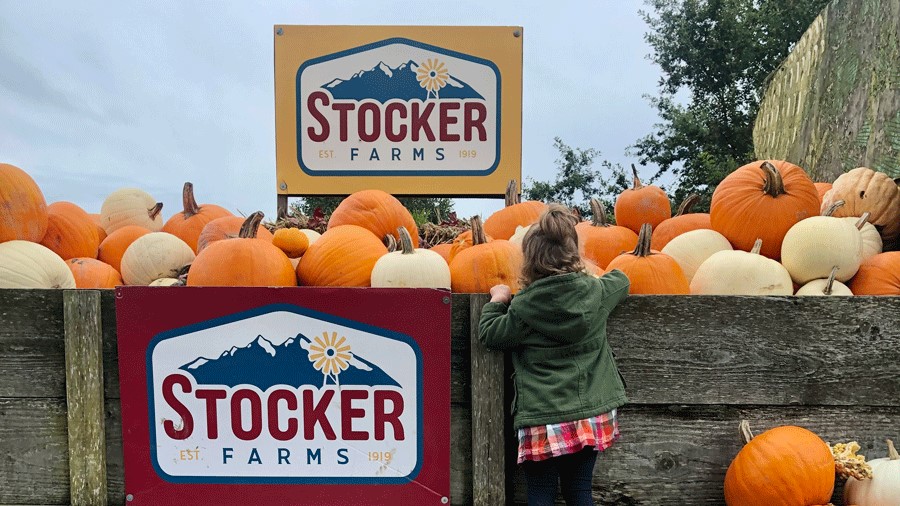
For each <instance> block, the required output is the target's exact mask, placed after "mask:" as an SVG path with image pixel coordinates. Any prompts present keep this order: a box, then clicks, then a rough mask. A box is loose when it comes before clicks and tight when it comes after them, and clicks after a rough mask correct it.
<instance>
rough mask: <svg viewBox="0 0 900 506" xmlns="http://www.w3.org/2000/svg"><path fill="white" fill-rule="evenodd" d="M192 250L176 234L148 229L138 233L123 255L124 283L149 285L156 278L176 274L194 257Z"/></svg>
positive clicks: (169, 276)
mask: <svg viewBox="0 0 900 506" xmlns="http://www.w3.org/2000/svg"><path fill="white" fill-rule="evenodd" d="M194 256H195V255H194V250H193V249H191V247H190V246H188V244H187V243H186V242H184V241H182V240H181V239H179V238H178V237H175V236H174V235H172V234H169V233H166V232H151V233H149V234H146V235H142V236H141V237H138V238H137V239H136V240H135V241H134V242H133V243H131V245H130V246H128V249H126V250H125V254H124V255H122V279H123V280H124V281H125V284H127V285H145V286H146V285H149V284H150V283H151V282H153V281H155V280H157V279H159V278H174V277H177V275H178V271H179V270H180V269H181V268H182V267H184V266H185V265H187V264H189V263H191V262H193V261H194Z"/></svg>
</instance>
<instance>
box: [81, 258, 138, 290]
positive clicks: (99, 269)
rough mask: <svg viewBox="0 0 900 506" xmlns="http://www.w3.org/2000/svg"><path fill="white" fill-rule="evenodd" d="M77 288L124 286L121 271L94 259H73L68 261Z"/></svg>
mask: <svg viewBox="0 0 900 506" xmlns="http://www.w3.org/2000/svg"><path fill="white" fill-rule="evenodd" d="M66 265H68V266H69V270H71V271H72V275H73V276H75V287H76V288H115V287H117V286H119V285H124V284H125V283H124V282H122V276H121V275H120V274H119V271H117V270H115V269H113V267H112V266H111V265H109V264H107V263H104V262H101V261H100V260H96V259H94V258H71V259H69V260H68V261H66Z"/></svg>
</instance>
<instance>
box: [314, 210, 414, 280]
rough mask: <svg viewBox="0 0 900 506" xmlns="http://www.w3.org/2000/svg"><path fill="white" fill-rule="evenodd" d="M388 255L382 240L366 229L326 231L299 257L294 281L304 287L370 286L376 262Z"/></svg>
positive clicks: (345, 227) (342, 228)
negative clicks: (296, 280) (297, 281)
mask: <svg viewBox="0 0 900 506" xmlns="http://www.w3.org/2000/svg"><path fill="white" fill-rule="evenodd" d="M404 228H406V227H404ZM387 252H388V250H387V247H385V245H384V243H382V242H381V239H380V238H378V237H376V236H375V234H373V233H372V232H371V231H369V230H368V229H366V228H363V227H360V226H357V225H340V226H337V227H333V228H329V229H328V230H327V231H325V233H324V234H322V237H320V238H319V240H318V241H316V242H315V243H313V244H312V245H310V247H309V249H307V250H306V253H304V254H303V256H302V257H300V263H299V264H298V265H297V279H299V280H300V284H301V285H304V286H371V284H372V269H373V268H374V267H375V262H377V261H378V259H379V258H381V257H382V256H384V255H386V254H387Z"/></svg>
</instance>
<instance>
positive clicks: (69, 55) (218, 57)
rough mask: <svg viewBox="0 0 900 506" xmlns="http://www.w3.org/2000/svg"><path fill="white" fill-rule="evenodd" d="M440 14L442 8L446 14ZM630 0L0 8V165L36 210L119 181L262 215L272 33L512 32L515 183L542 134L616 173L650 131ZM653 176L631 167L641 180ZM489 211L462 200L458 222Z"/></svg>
mask: <svg viewBox="0 0 900 506" xmlns="http://www.w3.org/2000/svg"><path fill="white" fill-rule="evenodd" d="M449 6H452V8H448V7H449ZM641 8H643V4H642V3H641V2H639V1H637V0H623V1H611V0H610V1H608V0H598V1H593V2H587V1H584V2H567V1H562V0H555V1H540V2H527V3H526V2H522V1H518V2H513V1H484V0H479V1H456V2H452V3H435V2H427V1H399V0H397V1H373V0H370V1H359V2H356V1H354V2H342V1H336V0H335V1H321V2H313V1H297V0H294V1H290V2H287V1H278V2H275V1H272V2H237V1H235V2H227V3H226V2H188V1H154V2H152V3H137V2H93V1H78V2H47V1H40V2H13V1H6V0H0V162H5V163H12V164H14V165H17V166H19V167H21V168H22V169H24V170H25V171H27V172H28V173H29V174H31V175H32V177H34V178H35V179H36V180H37V182H38V184H39V185H40V186H41V189H42V190H43V192H44V196H45V197H46V199H47V201H48V203H49V202H54V201H58V200H68V201H71V202H75V203H76V204H79V205H81V206H82V207H84V208H85V209H86V210H87V211H88V212H99V210H100V205H101V204H102V202H103V199H104V198H105V197H106V195H108V194H109V193H110V192H112V191H114V190H116V189H117V188H121V187H126V186H131V187H139V188H142V189H144V190H146V191H148V192H150V193H151V194H152V195H153V196H154V197H156V199H157V200H160V201H162V202H164V203H165V209H164V211H163V214H164V217H166V218H168V217H169V216H170V215H171V214H172V213H174V212H176V211H177V210H179V209H180V201H181V187H182V185H183V183H184V182H185V181H191V182H193V183H194V187H195V189H196V193H197V198H198V201H199V202H201V203H205V202H210V203H217V204H220V205H223V206H225V207H226V208H228V209H230V210H232V211H234V212H237V211H240V212H243V213H245V214H249V213H250V212H252V211H255V210H262V211H263V212H265V213H266V215H267V216H269V217H273V216H274V214H275V191H276V187H275V127H274V123H275V121H274V84H273V36H272V27H273V25H276V24H292V25H303V24H349V25H355V24H376V25H388V24H397V25H504V26H509V25H521V26H523V27H524V37H525V38H524V75H523V91H524V93H523V104H522V107H523V125H522V144H523V145H522V153H523V167H522V171H523V175H524V177H525V178H528V177H531V178H534V179H538V180H550V179H552V178H553V177H554V173H555V171H554V161H555V159H556V154H557V153H556V151H555V150H554V148H553V138H554V137H555V136H559V137H561V138H562V139H563V140H564V141H565V142H566V143H568V144H569V145H572V146H576V147H582V148H588V147H593V148H596V149H598V150H600V151H601V152H602V156H603V157H604V158H606V159H609V160H611V161H614V162H620V163H623V164H625V163H629V162H631V161H633V160H632V159H630V158H628V157H626V156H625V150H626V148H627V146H629V145H630V144H632V143H634V141H635V140H637V139H638V138H640V137H642V136H643V135H645V134H647V133H649V132H650V129H651V128H652V126H653V124H654V123H655V122H656V121H657V117H656V113H655V111H654V110H653V109H652V108H651V107H650V106H649V104H648V102H647V100H646V99H645V98H643V95H645V94H655V93H656V86H657V82H658V80H659V69H658V68H657V67H656V66H655V65H653V64H652V63H651V62H650V61H648V60H647V58H646V56H647V54H649V53H650V48H649V46H647V44H646V42H644V38H643V37H644V33H645V32H646V30H647V27H646V25H645V23H644V22H643V21H642V20H641V18H640V15H639V14H638V10H639V9H641ZM651 173H652V171H651V170H650V169H647V170H646V175H647V176H648V177H649V175H650V174H651ZM501 205H502V202H501V201H498V200H488V201H485V200H461V201H457V204H456V208H457V211H458V212H459V214H460V215H462V216H470V215H473V214H477V213H483V214H489V213H490V212H492V211H493V210H495V209H497V208H499V207H500V206H501Z"/></svg>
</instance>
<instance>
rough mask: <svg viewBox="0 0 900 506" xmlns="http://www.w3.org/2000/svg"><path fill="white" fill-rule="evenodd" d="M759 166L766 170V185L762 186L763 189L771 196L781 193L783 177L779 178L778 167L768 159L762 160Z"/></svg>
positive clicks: (782, 191)
mask: <svg viewBox="0 0 900 506" xmlns="http://www.w3.org/2000/svg"><path fill="white" fill-rule="evenodd" d="M761 168H762V170H764V171H766V185H765V186H764V187H763V191H764V192H766V193H768V194H769V195H771V196H773V197H777V196H779V195H781V194H783V193H784V179H782V178H781V173H780V172H778V169H776V168H775V166H774V165H772V164H771V163H769V162H768V161H765V162H763V163H762V166H761Z"/></svg>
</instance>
